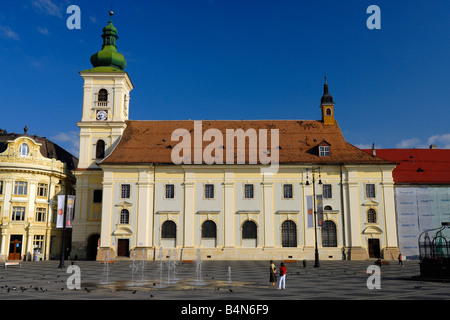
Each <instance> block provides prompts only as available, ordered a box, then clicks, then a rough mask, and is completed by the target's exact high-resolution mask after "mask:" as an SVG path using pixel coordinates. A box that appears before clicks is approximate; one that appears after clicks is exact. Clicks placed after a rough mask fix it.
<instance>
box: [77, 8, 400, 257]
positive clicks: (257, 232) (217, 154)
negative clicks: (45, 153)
mask: <svg viewBox="0 0 450 320" xmlns="http://www.w3.org/2000/svg"><path fill="white" fill-rule="evenodd" d="M111 15H112V13H111ZM102 38H103V46H102V49H101V50H100V51H99V52H97V53H95V54H94V55H92V57H91V63H92V65H93V68H91V69H88V70H84V71H81V72H80V75H81V77H82V78H83V79H84V87H83V88H84V96H83V108H82V116H81V121H79V122H78V123H77V124H78V126H79V128H80V153H79V164H78V168H77V169H76V171H75V176H76V179H77V185H76V207H75V218H74V221H73V233H72V253H71V256H72V257H75V256H76V257H78V258H79V259H83V258H88V259H97V260H102V259H104V258H105V256H107V255H108V257H110V258H111V259H118V258H120V257H129V256H130V252H132V251H133V250H136V251H135V252H136V253H137V254H138V256H139V255H142V254H144V255H145V257H144V258H145V259H148V260H154V259H159V258H160V255H159V252H160V250H161V248H162V251H163V252H164V257H165V256H166V255H167V254H168V253H169V251H170V252H171V254H175V255H176V259H179V260H195V258H196V254H197V252H198V249H200V251H199V252H201V255H202V259H205V260H207V259H211V260H236V259H241V260H242V259H246V260H248V259H250V260H252V259H253V260H270V259H273V260H302V259H308V260H313V259H314V257H315V254H316V253H318V255H319V257H320V259H321V260H341V259H351V260H363V259H369V258H374V259H375V258H376V257H382V258H384V259H396V258H397V256H398V242H397V231H396V218H395V205H394V187H393V179H392V171H393V169H394V168H395V166H396V163H394V162H391V161H387V160H384V159H381V158H379V157H377V156H375V155H372V154H369V153H367V152H364V151H362V150H360V149H358V148H356V147H355V146H353V145H351V144H350V143H348V142H346V141H345V139H344V136H343V134H342V132H341V130H340V128H339V125H338V123H337V120H336V115H338V114H339V108H336V109H335V104H334V101H333V98H332V96H331V95H330V92H329V88H328V84H327V83H326V81H325V84H324V87H323V96H322V98H321V101H320V108H318V117H320V120H297V119H295V120H244V121H229V120H227V121H225V120H215V121H206V120H204V121H191V120H180V121H176V120H167V121H153V120H145V121H141V120H130V119H129V117H128V115H129V110H130V108H139V106H134V105H131V104H130V101H131V92H132V90H133V83H132V81H131V78H130V76H129V75H128V74H127V72H126V71H124V70H125V67H126V61H125V58H124V57H123V55H122V54H120V53H119V52H118V51H117V47H116V42H117V40H118V33H117V29H116V28H115V27H114V25H113V23H112V20H110V21H109V23H108V25H107V26H106V27H105V28H104V29H103V35H102ZM319 112H320V113H319ZM335 112H336V113H335Z"/></svg>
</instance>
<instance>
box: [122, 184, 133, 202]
mask: <svg viewBox="0 0 450 320" xmlns="http://www.w3.org/2000/svg"><path fill="white" fill-rule="evenodd" d="M121 188H122V190H121V197H122V199H129V198H130V190H131V186H130V185H129V184H122V186H121Z"/></svg>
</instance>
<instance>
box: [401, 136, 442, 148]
mask: <svg viewBox="0 0 450 320" xmlns="http://www.w3.org/2000/svg"><path fill="white" fill-rule="evenodd" d="M432 144H435V145H436V147H437V148H438V149H450V133H446V134H437V135H434V136H431V137H429V138H428V139H427V142H422V141H421V140H420V139H418V138H411V139H404V140H402V141H400V142H399V143H397V145H396V147H397V148H400V149H412V148H416V149H427V148H429V147H430V145H432Z"/></svg>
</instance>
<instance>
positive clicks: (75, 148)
mask: <svg viewBox="0 0 450 320" xmlns="http://www.w3.org/2000/svg"><path fill="white" fill-rule="evenodd" d="M50 140H51V141H54V142H57V143H58V144H59V145H60V146H61V147H62V148H64V149H66V150H67V151H68V152H70V153H71V154H72V155H74V156H75V157H78V152H79V147H80V138H79V136H78V132H76V131H69V132H60V133H58V134H57V135H55V136H52V137H50Z"/></svg>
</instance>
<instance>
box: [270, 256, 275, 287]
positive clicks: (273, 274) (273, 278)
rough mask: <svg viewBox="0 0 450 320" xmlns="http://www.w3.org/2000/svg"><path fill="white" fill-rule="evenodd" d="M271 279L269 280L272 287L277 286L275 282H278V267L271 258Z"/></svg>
mask: <svg viewBox="0 0 450 320" xmlns="http://www.w3.org/2000/svg"><path fill="white" fill-rule="evenodd" d="M269 272H270V277H269V278H270V279H269V281H270V282H272V287H275V282H277V268H276V267H275V264H274V263H273V261H272V260H270V269H269Z"/></svg>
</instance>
